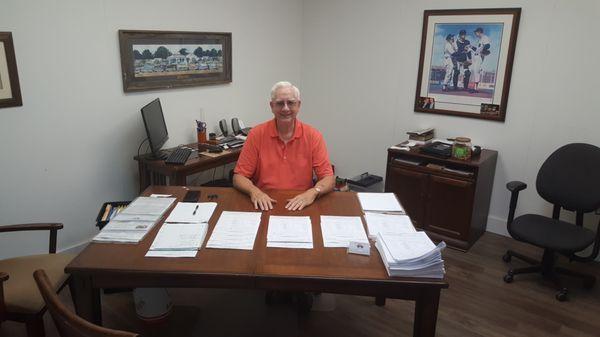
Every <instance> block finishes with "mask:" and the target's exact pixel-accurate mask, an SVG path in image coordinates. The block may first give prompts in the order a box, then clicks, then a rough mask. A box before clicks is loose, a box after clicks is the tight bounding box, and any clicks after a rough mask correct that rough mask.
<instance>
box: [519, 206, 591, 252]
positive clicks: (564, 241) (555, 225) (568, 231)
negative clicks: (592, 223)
mask: <svg viewBox="0 0 600 337" xmlns="http://www.w3.org/2000/svg"><path fill="white" fill-rule="evenodd" d="M510 234H511V236H512V237H514V238H515V239H517V240H519V241H523V242H527V243H530V244H532V245H534V246H538V247H541V248H548V249H551V250H554V251H557V252H578V251H581V250H583V249H585V248H586V247H588V246H589V245H591V244H592V243H593V242H594V239H595V238H596V234H595V233H594V232H593V231H591V230H589V229H587V228H583V227H578V226H573V224H571V223H568V222H564V221H560V220H555V219H552V218H548V217H545V216H542V215H538V214H525V215H522V216H520V217H518V218H515V220H514V221H513V223H512V228H511V233H510Z"/></svg>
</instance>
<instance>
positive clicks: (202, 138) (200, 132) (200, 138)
mask: <svg viewBox="0 0 600 337" xmlns="http://www.w3.org/2000/svg"><path fill="white" fill-rule="evenodd" d="M196 131H197V134H198V143H206V129H204V130H198V129H196Z"/></svg>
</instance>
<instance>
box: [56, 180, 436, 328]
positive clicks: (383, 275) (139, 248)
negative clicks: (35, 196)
mask: <svg viewBox="0 0 600 337" xmlns="http://www.w3.org/2000/svg"><path fill="white" fill-rule="evenodd" d="M189 189H190V190H200V191H201V198H200V200H201V201H208V195H211V194H216V195H217V196H218V198H217V199H216V201H217V202H218V207H217V209H216V210H215V212H214V214H213V216H212V218H211V219H210V221H209V225H210V226H209V230H208V234H207V240H208V238H210V234H211V233H212V230H213V228H214V226H215V224H216V222H217V220H218V219H219V216H220V215H221V212H222V211H223V210H228V211H254V207H253V205H252V204H251V202H250V200H249V198H248V197H246V196H245V195H243V194H241V193H239V192H237V191H236V190H234V189H231V188H214V187H213V188H210V187H190V188H189ZM186 191H187V188H186V187H183V186H150V187H149V188H147V189H146V190H145V191H144V192H143V193H142V195H145V196H147V195H150V194H151V193H160V194H172V195H174V196H176V197H177V198H178V199H179V200H181V199H182V198H183V196H184V195H185V193H186ZM269 194H270V196H271V197H273V198H274V199H276V200H278V203H277V204H276V206H275V209H274V210H271V211H269V212H265V213H264V215H263V217H262V221H261V225H260V228H259V230H258V234H257V238H256V241H255V244H254V250H252V251H247V250H227V249H211V248H205V247H204V246H203V247H202V249H201V250H200V251H199V252H198V254H197V256H196V257H195V258H146V257H144V255H145V254H146V252H147V251H148V248H149V247H150V244H151V243H152V241H153V240H154V237H155V236H156V233H157V231H158V229H159V228H160V224H159V225H157V226H155V228H153V229H152V230H151V231H150V232H149V233H148V235H146V237H145V238H144V240H143V241H142V242H141V243H139V244H136V245H131V244H110V243H91V244H90V245H89V246H88V247H86V248H85V249H84V250H83V251H82V252H81V253H80V254H79V255H78V256H77V257H76V258H75V259H74V260H73V261H72V262H71V263H70V264H69V265H68V266H67V267H66V268H65V271H66V272H67V273H70V274H71V277H72V287H71V290H72V296H73V301H74V303H75V308H76V311H77V313H78V314H79V315H80V316H82V317H84V318H86V319H88V320H90V321H92V322H94V323H97V324H101V323H102V316H101V303H100V289H101V288H121V287H131V288H136V287H138V288H139V287H185V288H243V289H266V290H283V291H309V292H324V293H337V294H352V295H363V296H373V297H384V298H397V299H405V300H412V301H415V317H414V329H413V331H414V332H413V336H421V337H426V336H435V327H436V320H437V313H438V303H439V297H440V292H441V289H444V288H447V287H448V283H446V282H445V280H435V279H419V278H404V277H394V278H391V277H389V276H388V275H387V272H386V270H385V267H384V265H383V262H382V260H381V258H380V257H379V253H378V252H377V249H376V248H375V247H374V245H372V246H371V247H372V248H371V255H370V256H363V255H354V254H347V252H346V249H345V248H324V247H323V239H322V235H321V228H320V215H349V216H358V215H361V213H362V211H361V207H360V204H359V202H358V199H357V198H356V194H355V193H354V192H334V193H329V194H328V195H326V196H324V197H322V198H319V199H317V201H316V202H315V203H314V204H312V205H311V206H309V207H308V208H306V209H304V210H302V211H296V212H290V211H287V210H286V209H285V208H284V206H285V200H286V199H288V198H290V197H292V196H294V195H295V194H296V193H295V192H294V191H271V192H270V193H269ZM269 214H272V215H304V216H310V217H311V221H312V224H313V244H314V248H313V249H285V248H267V247H266V240H267V224H268V219H269V217H268V216H266V215H269ZM207 240H205V243H204V245H206V241H207ZM232 310H235V309H232Z"/></svg>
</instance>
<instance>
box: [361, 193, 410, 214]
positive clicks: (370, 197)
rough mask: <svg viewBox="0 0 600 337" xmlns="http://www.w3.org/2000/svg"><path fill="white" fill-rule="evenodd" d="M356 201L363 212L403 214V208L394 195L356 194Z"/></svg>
mask: <svg viewBox="0 0 600 337" xmlns="http://www.w3.org/2000/svg"><path fill="white" fill-rule="evenodd" d="M357 195H358V200H359V201H360V205H361V206H362V209H363V211H365V212H369V211H371V212H397V213H404V208H402V206H401V205H400V203H399V202H398V199H396V196H395V195H394V193H362V192H361V193H357Z"/></svg>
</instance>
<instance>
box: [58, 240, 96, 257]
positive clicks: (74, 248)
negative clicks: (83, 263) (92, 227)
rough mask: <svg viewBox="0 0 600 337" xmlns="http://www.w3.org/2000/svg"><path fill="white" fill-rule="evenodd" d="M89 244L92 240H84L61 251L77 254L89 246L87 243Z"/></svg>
mask: <svg viewBox="0 0 600 337" xmlns="http://www.w3.org/2000/svg"><path fill="white" fill-rule="evenodd" d="M89 244H90V240H87V241H83V242H80V243H78V244H75V245H72V246H70V247H67V248H64V249H60V250H59V253H68V254H75V255H77V254H79V253H81V251H82V250H84V249H85V247H87V245H89Z"/></svg>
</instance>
